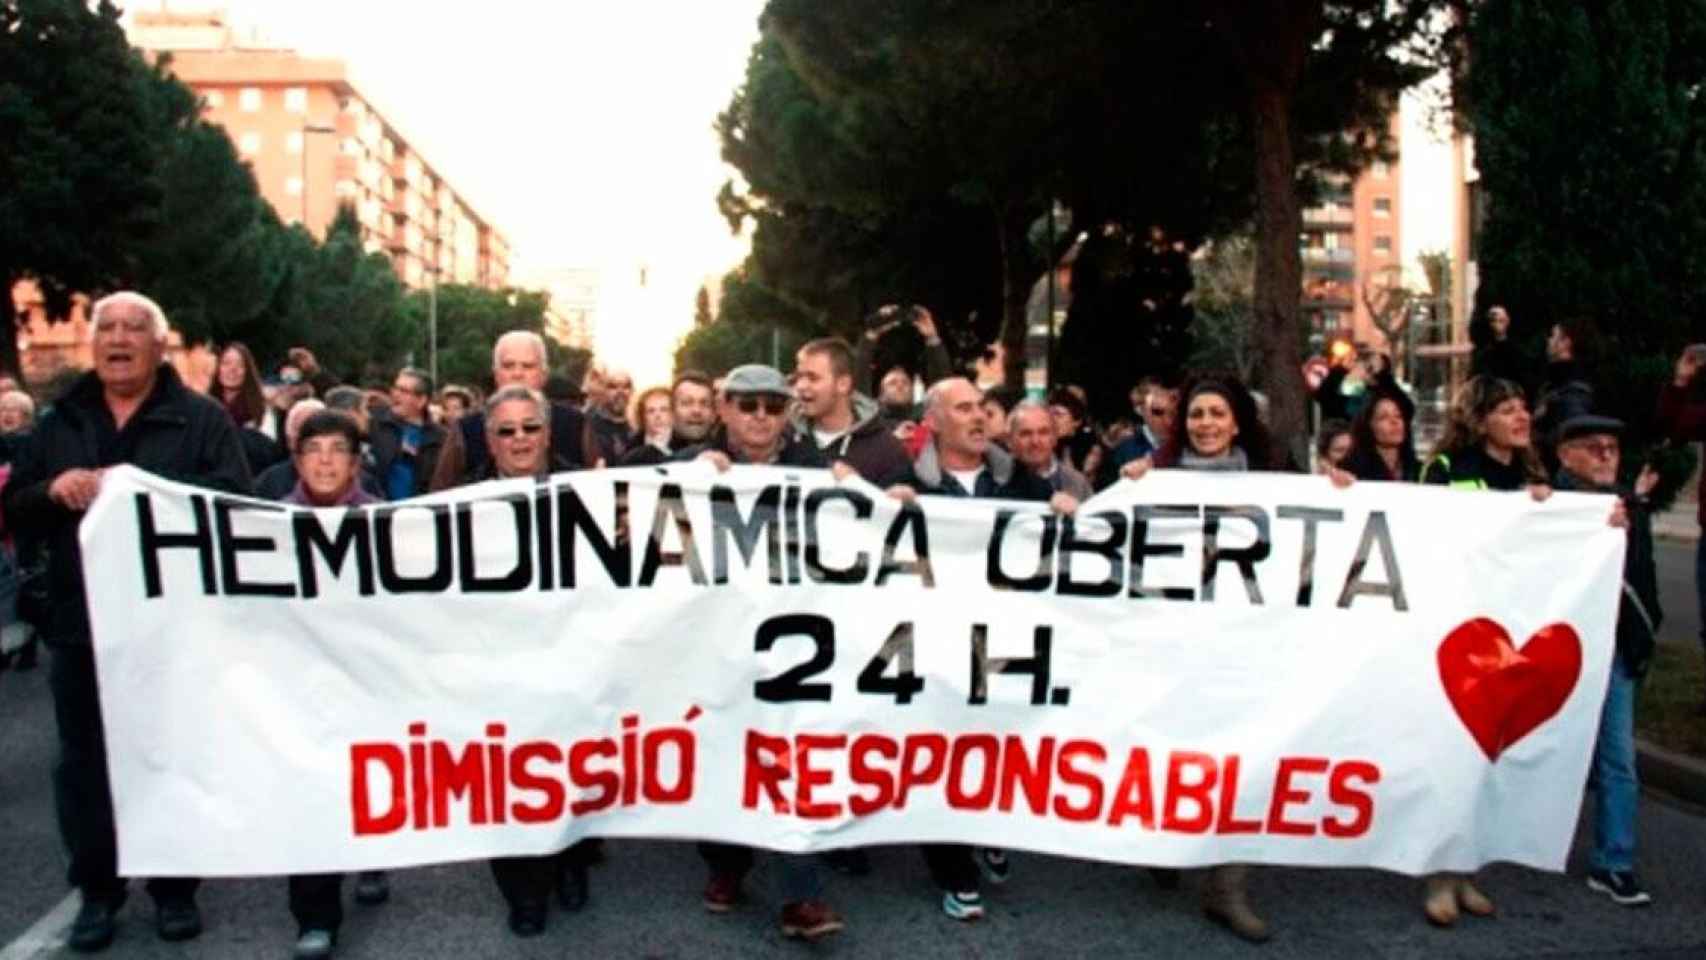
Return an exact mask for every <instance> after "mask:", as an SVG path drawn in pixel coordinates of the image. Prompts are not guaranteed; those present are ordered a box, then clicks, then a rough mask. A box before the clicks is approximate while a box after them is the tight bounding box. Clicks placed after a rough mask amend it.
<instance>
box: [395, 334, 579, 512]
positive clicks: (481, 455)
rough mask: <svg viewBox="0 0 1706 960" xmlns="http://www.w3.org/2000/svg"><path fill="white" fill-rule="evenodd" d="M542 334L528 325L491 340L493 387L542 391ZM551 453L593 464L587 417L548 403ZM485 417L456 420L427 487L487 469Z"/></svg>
mask: <svg viewBox="0 0 1706 960" xmlns="http://www.w3.org/2000/svg"><path fill="white" fill-rule="evenodd" d="M546 374H547V370H546V365H545V338H544V337H541V336H540V335H539V334H537V333H534V332H533V331H532V330H511V331H509V332H508V333H505V334H504V335H503V336H501V337H498V340H497V343H495V344H493V346H492V381H493V384H494V386H493V387H492V389H493V390H494V391H497V390H502V389H503V388H505V387H509V386H522V387H526V388H527V389H529V390H535V391H538V392H540V393H544V392H545V377H546ZM550 428H551V455H552V456H553V457H555V458H556V459H558V460H561V461H563V462H566V463H571V464H574V465H576V466H588V467H590V466H594V465H595V464H596V463H597V462H598V456H597V454H596V453H593V452H592V451H591V449H590V447H589V445H588V444H587V437H586V418H585V417H584V416H582V414H581V412H580V411H579V410H575V409H572V408H570V407H565V406H563V405H562V404H560V403H553V404H551V423H550ZM490 456H491V454H490V453H489V452H488V451H487V449H486V417H485V415H484V414H481V413H470V414H469V415H467V416H465V417H463V418H462V419H460V420H458V421H456V425H455V427H454V428H453V429H451V430H450V431H449V436H447V437H445V439H444V449H443V450H442V451H440V452H439V455H438V463H437V465H435V466H434V468H433V472H432V481H431V483H430V484H428V489H431V490H448V489H450V488H451V487H458V486H461V485H462V484H464V483H470V482H472V481H473V480H474V479H475V478H477V477H480V476H482V475H484V474H485V473H486V472H487V460H488V459H489V458H490Z"/></svg>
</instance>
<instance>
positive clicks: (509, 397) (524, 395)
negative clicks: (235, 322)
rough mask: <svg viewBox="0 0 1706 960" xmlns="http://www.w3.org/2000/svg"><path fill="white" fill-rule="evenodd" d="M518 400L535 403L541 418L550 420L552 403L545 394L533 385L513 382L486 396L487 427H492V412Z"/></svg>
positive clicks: (535, 409)
mask: <svg viewBox="0 0 1706 960" xmlns="http://www.w3.org/2000/svg"><path fill="white" fill-rule="evenodd" d="M516 400H521V401H524V402H526V403H531V404H533V409H534V411H535V412H536V413H537V414H538V415H539V419H541V420H544V421H546V422H549V421H550V417H551V404H550V401H548V400H546V399H545V395H544V394H543V393H540V392H539V391H537V390H535V389H533V388H532V387H524V386H522V385H521V384H519V383H512V384H510V385H509V386H507V387H504V388H503V389H502V390H499V391H497V392H496V393H494V394H492V395H491V396H489V397H487V398H486V429H487V430H488V431H489V430H491V429H492V414H493V413H496V412H497V409H498V407H499V406H500V405H502V404H505V403H510V402H513V401H516Z"/></svg>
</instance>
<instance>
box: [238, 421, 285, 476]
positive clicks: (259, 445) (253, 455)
mask: <svg viewBox="0 0 1706 960" xmlns="http://www.w3.org/2000/svg"><path fill="white" fill-rule="evenodd" d="M237 438H238V439H239V440H240V441H242V444H243V459H244V460H245V461H247V462H248V464H249V471H250V472H251V473H255V474H259V473H260V472H261V471H262V470H265V469H266V468H268V467H270V466H272V465H273V464H275V463H282V462H284V461H285V460H288V459H290V457H289V456H287V455H286V454H285V452H284V445H283V444H281V443H279V442H278V441H277V440H274V439H273V438H271V437H269V436H267V435H266V434H264V433H262V432H260V431H259V430H256V429H255V428H253V427H238V428H237Z"/></svg>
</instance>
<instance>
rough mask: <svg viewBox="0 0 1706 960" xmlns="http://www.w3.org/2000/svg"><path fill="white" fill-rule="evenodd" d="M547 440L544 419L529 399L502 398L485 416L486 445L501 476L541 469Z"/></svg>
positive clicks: (526, 475) (543, 464)
mask: <svg viewBox="0 0 1706 960" xmlns="http://www.w3.org/2000/svg"><path fill="white" fill-rule="evenodd" d="M549 443H550V437H549V436H548V435H547V434H546V433H545V420H544V418H543V417H542V416H540V414H539V408H538V407H536V406H534V405H533V404H532V403H531V402H530V401H527V400H505V401H504V402H503V403H500V404H498V405H497V407H496V408H495V409H493V410H492V413H491V416H489V417H487V418H486V448H487V449H488V450H490V451H491V454H492V463H494V464H495V465H496V466H497V468H498V475H499V476H501V477H532V476H537V475H538V474H540V473H542V472H544V470H545V458H546V455H547V453H548V452H549V450H550V447H549Z"/></svg>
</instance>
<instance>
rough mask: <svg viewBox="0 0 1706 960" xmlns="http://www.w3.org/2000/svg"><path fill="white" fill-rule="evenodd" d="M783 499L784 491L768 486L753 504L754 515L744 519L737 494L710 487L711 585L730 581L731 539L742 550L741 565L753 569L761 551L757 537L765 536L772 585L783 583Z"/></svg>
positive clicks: (721, 487) (726, 488)
mask: <svg viewBox="0 0 1706 960" xmlns="http://www.w3.org/2000/svg"><path fill="white" fill-rule="evenodd" d="M781 500H782V488H781V487H777V486H769V487H765V488H764V489H763V490H762V491H760V492H759V494H758V499H757V500H755V501H753V504H752V513H751V514H750V515H748V516H745V517H742V516H741V515H740V505H739V504H738V503H736V502H735V492H734V491H733V490H731V489H729V488H728V487H724V486H714V487H712V488H711V582H712V583H728V582H729V540H730V539H731V538H732V539H733V540H734V544H735V549H737V550H739V551H740V559H741V563H742V564H743V565H745V566H748V567H750V566H752V557H753V554H755V553H757V552H758V535H759V534H760V533H764V534H765V546H766V548H767V550H768V554H767V557H768V559H769V564H770V582H771V583H781V582H782V531H781V527H780V525H779V524H778V523H777V519H778V518H777V516H776V514H777V509H778V507H777V504H779V503H780V502H781Z"/></svg>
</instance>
